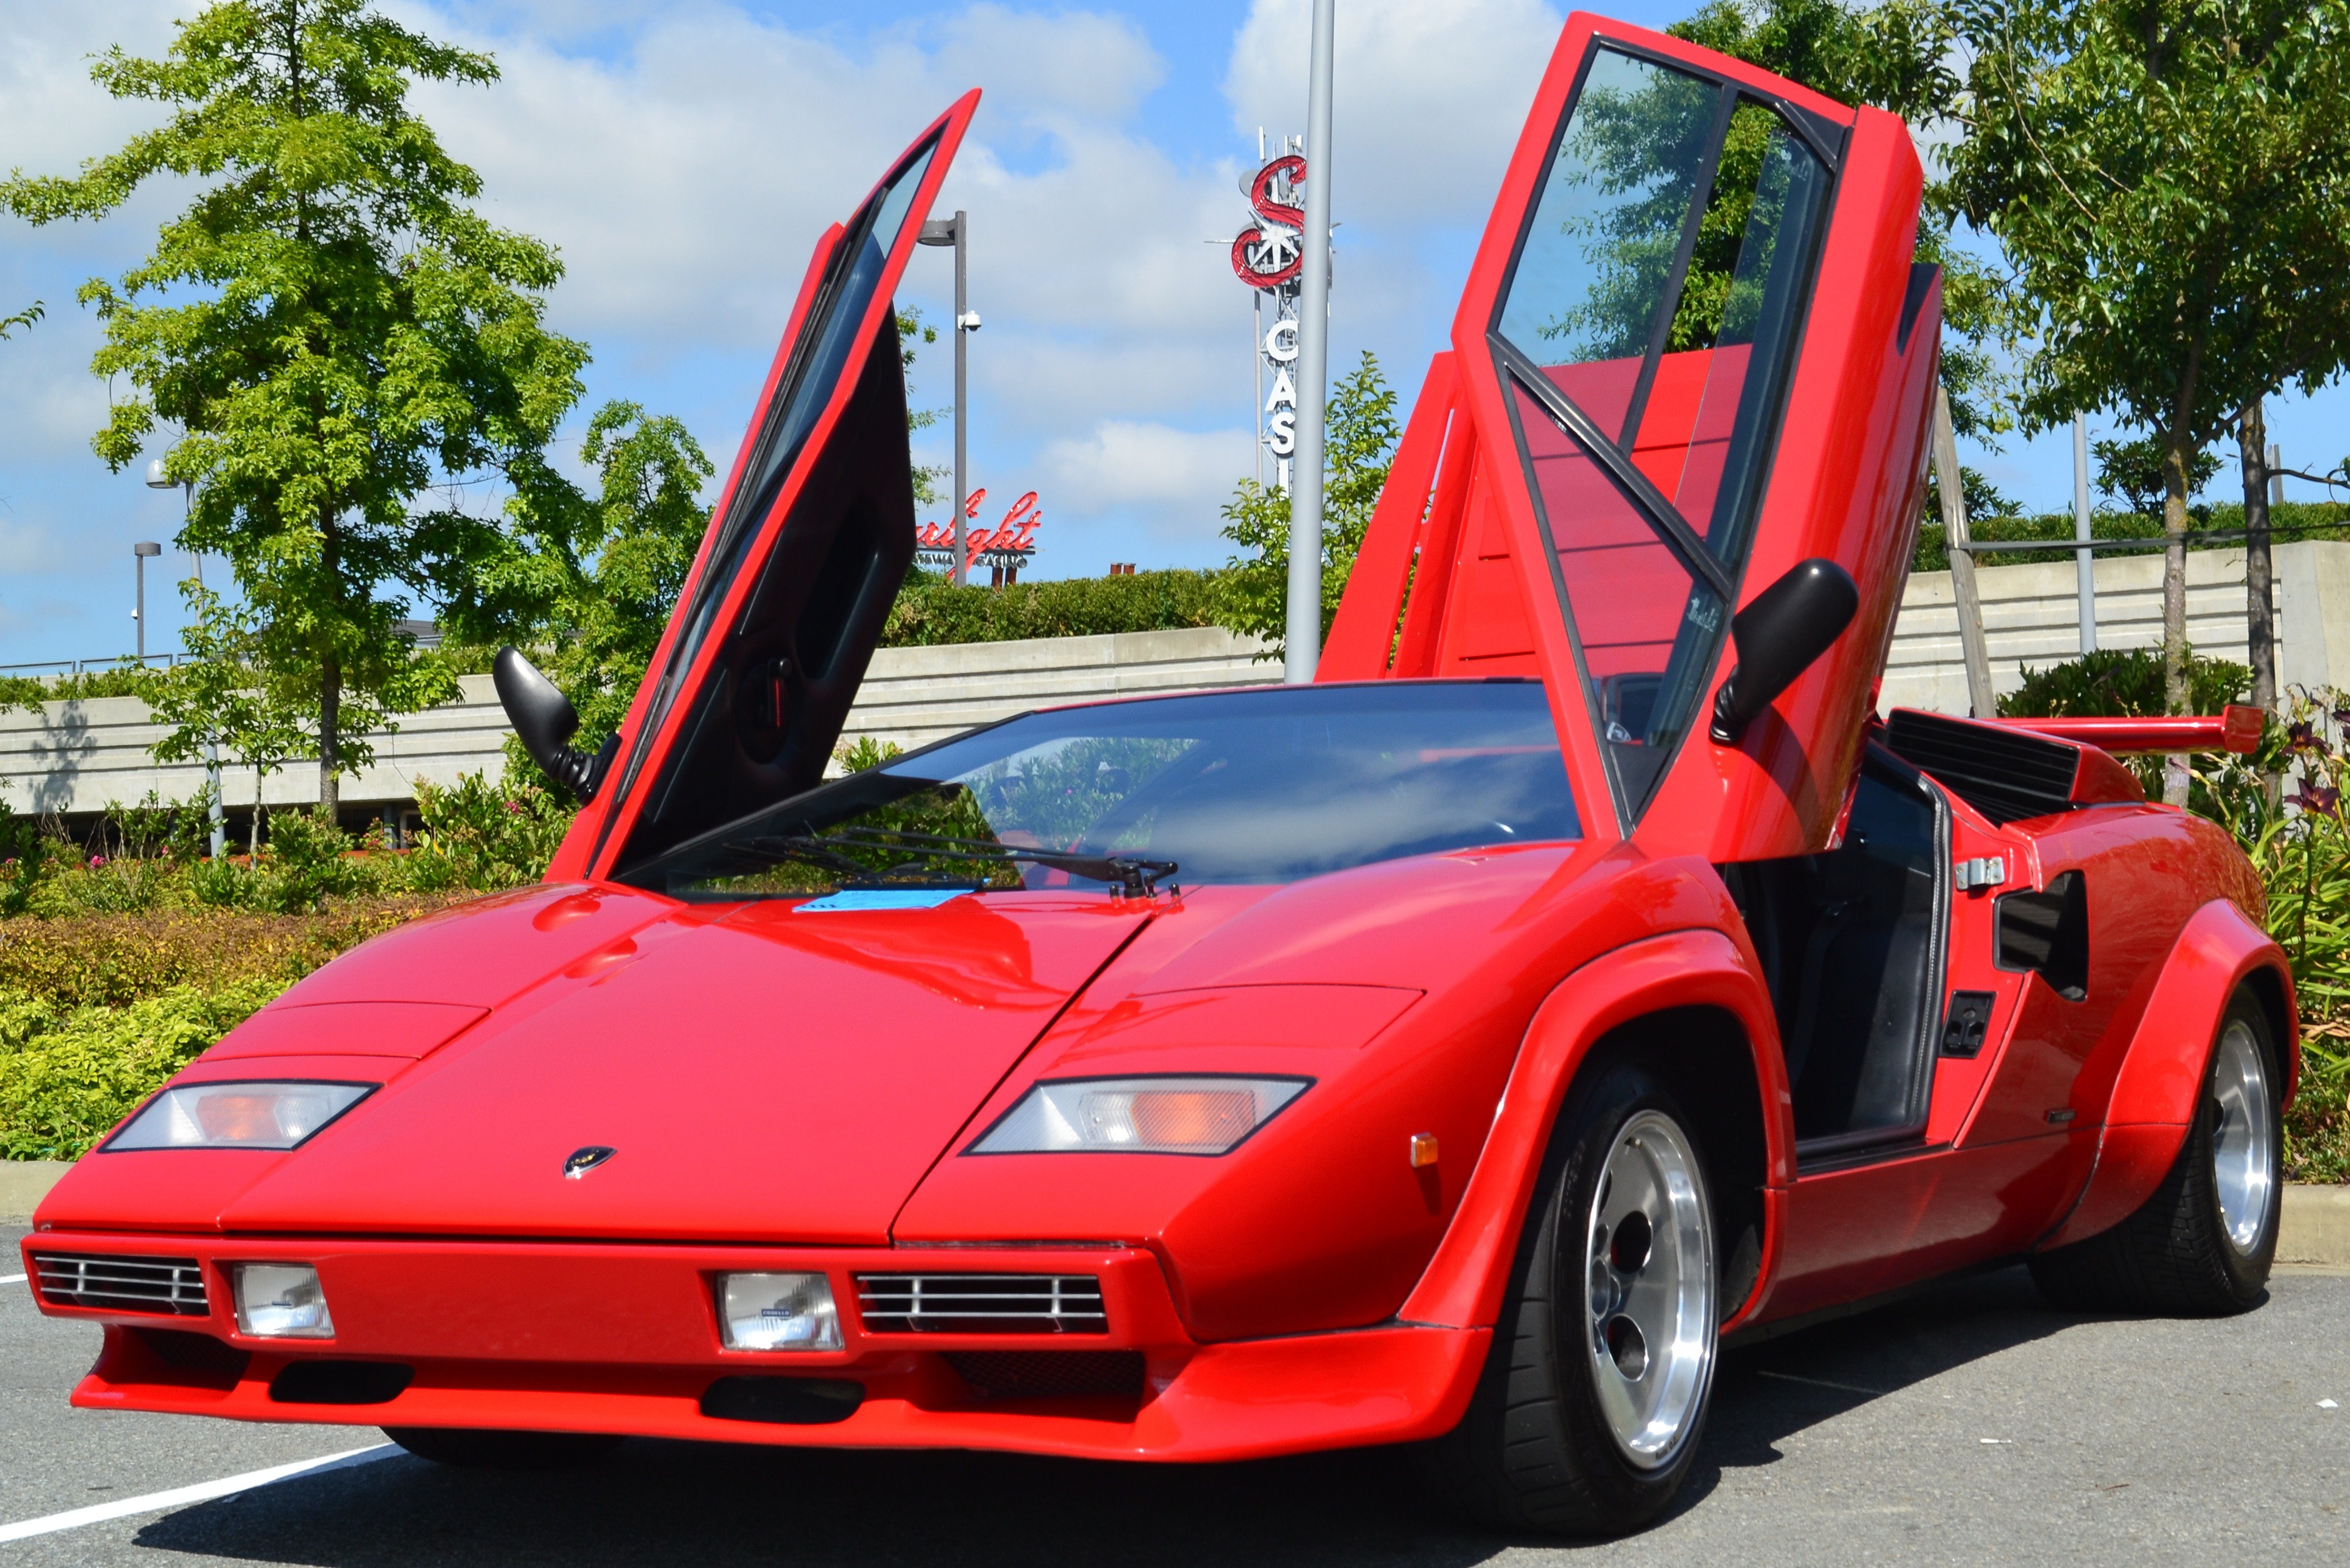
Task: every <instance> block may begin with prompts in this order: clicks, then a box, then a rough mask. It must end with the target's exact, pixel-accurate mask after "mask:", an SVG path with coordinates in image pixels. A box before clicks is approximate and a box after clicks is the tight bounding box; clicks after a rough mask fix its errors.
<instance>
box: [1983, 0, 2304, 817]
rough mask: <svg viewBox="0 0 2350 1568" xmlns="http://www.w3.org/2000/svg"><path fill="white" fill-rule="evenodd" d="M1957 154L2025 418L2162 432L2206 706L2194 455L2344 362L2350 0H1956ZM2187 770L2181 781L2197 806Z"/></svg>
mask: <svg viewBox="0 0 2350 1568" xmlns="http://www.w3.org/2000/svg"><path fill="white" fill-rule="evenodd" d="M1954 13H1955V16H1957V18H1958V23H1959V28H1960V37H1961V38H1962V40H1963V42H1964V44H1965V46H1966V48H1967V50H1968V52H1969V54H1970V56H1971V61H1970V66H1969V67H1968V76H1967V82H1966V106H1965V107H1966V115H1967V120H1968V134H1967V135H1966V137H1965V139H1964V140H1962V141H1960V143H1959V144H1958V145H1957V146H1956V147H1955V148H1954V149H1953V151H1952V152H1951V154H1950V160H1951V168H1952V182H1953V186H1954V188H1955V191H1956V192H1957V195H1958V197H1959V200H1960V206H1961V209H1962V210H1963V212H1964V213H1965V214H1966V216H1967V217H1968V218H1969V219H1970V221H1971V222H1973V223H1976V224H1977V225H1978V226H1980V227H1982V228H1986V229H1988V230H1989V231H1990V232H1991V234H1994V235H1996V236H1997V238H1998V239H1999V242H2000V244H2001V245H2002V247H2003V248H2004V250H2005V252H2006V254H2007V256H2008V258H2009V260H2010V262H2011V264H2012V266H2013V268H2014V272H2015V280H2016V283H2017V285H2018V287H2019V293H2018V298H2019V300H2020V304H2021V308H2022V326H2023V327H2026V328H2028V329H2029V330H2030V332H2031V333H2032V334H2033V345H2032V347H2031V349H2030V352H2029V353H2028V354H2027V355H2026V357H2025V358H2024V359H2023V362H2022V402H2021V411H2022V422H2023V424H2024V425H2025V426H2026V428H2028V429H2046V428H2049V427H2051V426H2054V425H2057V424H2060V423H2063V422H2064V421H2069V420H2070V419H2071V418H2072V416H2073V414H2074V410H2095V409H2111V410H2116V411H2117V412H2118V413H2119V414H2120V415H2121V416H2122V419H2123V421H2124V422H2125V423H2126V424H2128V425H2130V426H2132V427H2134V428H2136V429H2137V430H2140V431H2146V432H2147V433H2148V434H2150V435H2152V436H2153V437H2155V439H2156V440H2157V441H2158V442H2159V443H2160V449H2161V453H2162V466H2163V504H2162V514H2163V531H2164V533H2165V535H2167V536H2168V538H2169V540H2170V547H2169V549H2168V551H2166V552H2165V556H2166V562H2165V571H2164V574H2163V576H2164V581H2163V671H2164V684H2165V691H2166V695H2167V701H2168V705H2169V708H2170V711H2173V712H2183V711H2186V710H2187V707H2188V705H2189V701H2190V700H2191V696H2192V692H2191V681H2190V676H2189V668H2188V663H2187V621H2186V611H2187V601H2186V584H2187V551H2186V534H2187V527H2188V510H2187V497H2188V495H2189V492H2190V490H2191V488H2192V484H2191V476H2192V472H2193V469H2192V464H2193V462H2194V460H2195V457H2196V455H2197V454H2198V453H2199V452H2202V451H2203V449H2204V448H2205V447H2207V446H2209V445H2210V443H2211V441H2213V440H2214V438H2215V437H2217V436H2218V435H2219V434H2220V431H2223V430H2225V429H2226V428H2227V427H2228V426H2229V425H2230V423H2231V422H2232V421H2234V420H2235V419H2236V418H2237V416H2238V412H2239V410H2241V409H2242V408H2243V407H2244V406H2245V405H2246V404H2247V403H2248V402H2249V401H2250V400H2252V399H2254V398H2258V397H2261V396H2262V395H2264V394H2266V393H2269V392H2272V391H2274V390H2277V389H2280V388H2281V387H2282V386H2284V385H2286V384H2288V383H2290V384H2297V385H2299V386H2301V387H2302V388H2303V389H2315V388H2316V387H2317V386H2319V385H2321V384H2323V383H2324V382H2325V381H2327V380H2329V379H2332V378H2333V377H2334V375H2335V374H2336V373H2337V372H2338V371H2339V370H2340V369H2342V368H2343V367H2344V365H2345V358H2350V185H2346V184H2345V182H2344V181H2343V180H2342V178H2341V172H2340V171H2341V170H2342V169H2343V168H2344V167H2345V164H2350V114H2345V113H2344V106H2345V104H2350V0H2085V3H2083V0H1956V3H1955V5H1954ZM2187 788H2188V778H2187V774H2186V770H2185V768H2184V766H2183V764H2177V765H2174V766H2172V767H2171V768H2170V769H2168V772H2167V774H2166V779H2165V786H2164V795H2165V798H2166V799H2168V800H2170V801H2172V802H2173V803H2174V804H2182V805H2183V804H2184V803H2185V801H2186V797H2187Z"/></svg>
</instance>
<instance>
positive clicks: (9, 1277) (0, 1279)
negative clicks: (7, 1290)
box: [0, 1274, 25, 1285]
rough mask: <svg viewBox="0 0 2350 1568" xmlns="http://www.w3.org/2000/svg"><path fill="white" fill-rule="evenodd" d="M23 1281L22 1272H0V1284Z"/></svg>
mask: <svg viewBox="0 0 2350 1568" xmlns="http://www.w3.org/2000/svg"><path fill="white" fill-rule="evenodd" d="M24 1282H25V1276H24V1275H22V1274H0V1285H21V1284H23V1283H24Z"/></svg>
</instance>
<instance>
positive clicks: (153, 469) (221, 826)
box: [139, 457, 261, 860]
mask: <svg viewBox="0 0 2350 1568" xmlns="http://www.w3.org/2000/svg"><path fill="white" fill-rule="evenodd" d="M147 488H148V489H150V490H169V489H171V488H172V482H171V481H170V480H169V479H166V478H165V477H164V476H163V460H162V459H161V458H160V457H159V458H157V459H156V460H155V461H154V462H151V463H149V464H148V465H147ZM179 489H180V534H181V537H182V538H185V537H186V536H187V525H188V519H189V518H191V517H192V516H194V515H195V512H196V482H195V481H194V480H192V479H187V480H182V481H181V482H180V486H179ZM188 560H189V562H190V563H191V564H192V566H194V567H195V572H196V587H200V588H201V587H203V586H204V553H203V551H202V550H191V551H189V552H188ZM141 565H142V566H143V565H144V563H143V562H142V563H141ZM139 601H140V602H139V608H140V617H139V636H140V648H139V652H140V658H141V659H144V658H145V657H146V653H147V648H146V637H147V617H146V613H145V612H146V608H147V593H146V588H145V585H144V581H143V579H142V581H141V585H140V594H139ZM204 788H205V791H206V792H207V793H208V794H210V795H211V797H212V799H211V803H210V805H207V806H206V807H205V815H206V816H207V817H209V818H210V819H211V822H212V829H213V833H212V840H213V842H212V849H213V859H215V860H217V859H219V858H220V857H221V855H222V853H223V852H224V850H226V848H227V847H228V824H227V822H226V820H225V819H224V817H223V816H222V815H221V783H220V742H218V741H217V740H215V739H213V737H212V736H210V735H207V736H205V737H204ZM260 799H261V797H260V796H259V795H258V794H255V796H254V800H255V810H259V809H260V806H259V801H260Z"/></svg>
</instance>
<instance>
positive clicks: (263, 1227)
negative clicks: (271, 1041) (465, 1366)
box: [113, 894, 1149, 1244]
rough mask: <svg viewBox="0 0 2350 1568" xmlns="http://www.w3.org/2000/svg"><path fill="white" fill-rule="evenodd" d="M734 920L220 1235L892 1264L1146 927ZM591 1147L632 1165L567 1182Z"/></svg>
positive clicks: (392, 1102) (540, 1026)
mask: <svg viewBox="0 0 2350 1568" xmlns="http://www.w3.org/2000/svg"><path fill="white" fill-rule="evenodd" d="M713 913H714V912H713V911H712V910H709V909H681V910H677V911H675V912H674V913H672V914H671V915H670V916H669V917H668V918H666V919H659V920H656V921H654V922H653V923H651V924H650V925H644V926H639V927H638V928H637V929H634V930H633V931H632V932H630V933H629V934H625V935H621V936H619V937H616V938H614V939H612V940H609V941H608V942H607V943H606V944H605V945H603V946H602V947H601V948H599V949H598V950H594V951H591V952H588V953H587V954H585V955H584V956H582V957H580V958H578V959H577V961H573V962H571V963H570V964H569V965H568V966H567V968H565V969H564V970H563V971H561V972H560V973H559V974H557V975H556V976H554V977H552V978H550V979H548V980H547V981H545V982H544V983H543V984H540V985H538V986H536V987H533V988H532V989H530V990H529V991H527V992H524V993H523V994H521V995H519V996H515V997H514V998H512V999H511V1000H509V1001H507V1002H505V1003H504V1005H502V1006H499V1007H496V1008H494V1010H493V1011H492V1012H491V1014H490V1016H489V1017H488V1018H487V1019H485V1020H484V1022H483V1023H480V1024H478V1025H476V1026H475V1027H473V1029H471V1030H469V1031H467V1032H466V1033H463V1034H462V1035H461V1036H459V1037H458V1039H457V1040H456V1041H455V1042H454V1043H453V1044H449V1045H446V1046H443V1047H442V1048H441V1049H440V1050H438V1051H437V1052H434V1053H432V1054H430V1055H429V1056H428V1057H427V1058H426V1059H425V1060H423V1061H422V1062H421V1063H420V1064H418V1065H416V1066H415V1067H413V1068H411V1069H409V1070H407V1071H406V1072H404V1073H402V1074H400V1075H398V1076H397V1077H396V1078H395V1079H394V1080H393V1081H392V1082H391V1083H390V1084H389V1085H387V1086H385V1087H384V1088H383V1089H381V1090H380V1091H378V1092H377V1093H376V1094H375V1095H374V1096H372V1097H370V1098H369V1100H368V1101H367V1102H365V1103H364V1104H362V1105H361V1106H359V1107H358V1108H357V1109H356V1110H354V1111H352V1112H351V1113H350V1114H349V1115H348V1116H345V1117H344V1118H343V1119H342V1120H341V1121H339V1122H338V1123H337V1124H335V1125H334V1126H333V1127H328V1129H327V1130H326V1131H325V1132H323V1133H321V1134H319V1135H318V1137H317V1138H316V1139H315V1140H314V1141H313V1142H312V1143H310V1144H309V1145H307V1147H304V1148H303V1149H301V1150H300V1151H298V1152H296V1154H294V1155H293V1156H291V1157H289V1158H286V1159H284V1160H282V1161H281V1162H279V1163H278V1164H277V1165H276V1167H275V1168H273V1169H272V1170H271V1171H269V1173H268V1174H266V1175H265V1176H263V1177H262V1178H261V1179H259V1180H258V1181H256V1182H255V1183H254V1184H253V1185H252V1186H251V1187H250V1188H248V1189H246V1190H244V1193H243V1194H242V1195H241V1196H239V1197H236V1198H234V1199H232V1200H231V1201H230V1202H228V1203H227V1204H226V1206H225V1207H224V1210H223V1211H222V1213H221V1216H220V1222H221V1224H222V1225H223V1227H224V1228H225V1229H228V1230H232V1231H308V1232H320V1231H330V1232H384V1231H399V1232H404V1233H411V1234H433V1235H460V1234H466V1235H499V1236H566V1237H587V1236H598V1237H628V1238H633V1239H642V1240H671V1239H676V1240H692V1239H712V1240H715V1239H725V1240H734V1241H805V1242H834V1243H850V1244H857V1243H864V1244H879V1243H884V1242H886V1241H888V1239H889V1223H890V1220H891V1219H892V1218H893V1217H894V1216H895V1215H896V1213H897V1211H898V1210H899V1207H900V1206H901V1205H902V1204H903V1203H904V1201H905V1199H906V1198H907V1196H908V1195H909V1194H910V1192H911V1191H912V1190H913V1189H914V1188H915V1186H916V1185H917V1184H918V1183H919V1182H920V1179H921V1178H922V1176H923V1174H924V1173H925V1172H926V1171H927V1170H928V1169H929V1168H930V1167H931V1164H932V1163H933V1162H934V1161H935V1160H936V1159H937V1158H938V1156H939V1154H940V1152H941V1150H942V1149H944V1148H945V1147H947V1146H948V1145H949V1143H950V1142H951V1140H952V1138H953V1137H954V1136H955V1134H956V1133H957V1131H958V1130H959V1129H961V1128H962V1126H963V1124H964V1123H965V1122H966V1121H967V1120H968V1119H969V1118H970V1116H972V1113H973V1111H974V1110H975V1109H976V1108H977V1107H978V1106H980V1105H981V1104H982V1103H983V1102H984V1101H985V1100H986V1098H987V1096H988V1095H989V1092H990V1091H991V1090H992V1089H993V1088H994V1086H995V1085H996V1084H997V1083H998V1082H999V1081H1001V1079H1002V1078H1003V1075H1004V1074H1005V1073H1007V1072H1008V1071H1010V1070H1011V1068H1012V1067H1013V1065H1014V1064H1015V1063H1016V1062H1017V1061H1018V1060H1019V1058H1020V1056H1021V1054H1023V1053H1024V1052H1025V1051H1026V1050H1027V1048H1028V1047H1029V1045H1030V1044H1032V1043H1033V1042H1034V1041H1035V1039H1036V1037H1037V1036H1038V1035H1039V1034H1040V1033H1043V1031H1044V1029H1045V1026H1046V1025H1047V1024H1048V1023H1051V1021H1052V1020H1053V1018H1054V1017H1055V1015H1056V1014H1057V1013H1058V1012H1060V1011H1061V1009H1062V1008H1063V1007H1065V1006H1066V1004H1067V1002H1068V1001H1069V999H1070V998H1071V997H1072V996H1074V995H1075V994H1076V992H1077V991H1078V990H1079V989H1080V988H1082V987H1083V986H1084V985H1085V983H1086V981H1087V979H1088V978H1089V977H1091V976H1092V975H1093V974H1094V973H1095V972H1096V971H1098V970H1099V969H1100V968H1101V967H1102V965H1103V964H1104V963H1106V962H1107V961H1108V960H1109V959H1110V958H1111V957H1112V956H1113V955H1114V954H1115V953H1116V952H1117V951H1118V948H1119V947H1120V946H1121V945H1123V944H1124V942H1125V941H1126V940H1127V939H1128V937H1129V936H1131V935H1132V934H1133V933H1134V932H1135V931H1136V930H1137V929H1139V928H1140V926H1141V925H1142V924H1143V923H1144V922H1145V921H1146V920H1147V919H1149V913H1148V910H1147V908H1144V907H1138V905H1136V904H1135V903H1132V902H1124V903H1120V902H1113V901H1112V900H1110V899H1107V898H1101V897H1099V896H1097V895H1087V896H1083V897H1072V898H1066V899H1063V898H1040V897H1039V896H1037V895H1035V894H1008V895H1003V896H999V897H965V898H954V899H951V900H950V901H949V902H947V903H945V904H942V905H941V906H939V907H937V908H935V909H893V910H874V911H861V912H832V913H803V912H800V911H799V910H798V909H797V908H796V907H795V906H791V905H783V904H757V905H752V906H748V907H746V908H743V909H739V910H736V911H734V912H733V913H731V914H725V915H723V917H719V918H715V919H713ZM467 924H468V923H467V922H466V921H464V920H462V919H458V920H447V921H442V922H440V923H439V924H438V931H439V933H440V935H441V936H442V939H444V940H447V941H449V942H451V943H452V944H454V945H452V948H451V950H450V958H451V961H452V962H455V961H460V959H461V958H463V959H464V960H465V961H473V962H478V961H479V955H478V954H472V953H469V952H468V951H467V949H468V947H469V943H468V934H467ZM408 956H410V957H411V959H415V958H421V957H425V956H427V955H425V954H421V953H414V952H411V954H410V955H408ZM320 1011H321V1012H324V1011H325V1010H320ZM227 1065H228V1064H223V1066H224V1067H225V1066H227ZM258 1065H259V1064H258V1063H257V1062H251V1061H239V1062H237V1063H235V1064H234V1066H235V1067H237V1068H239V1069H248V1070H249V1069H252V1068H255V1067H257V1066H258ZM203 1069H204V1070H205V1071H206V1072H207V1073H208V1075H214V1076H219V1075H223V1072H222V1071H221V1070H219V1069H213V1068H212V1067H211V1065H210V1064H203ZM590 1146H602V1147H608V1148H611V1149H613V1150H615V1151H617V1152H616V1153H614V1154H613V1155H612V1157H611V1158H609V1159H608V1160H606V1161H605V1162H604V1163H602V1164H601V1165H599V1166H597V1167H596V1168H593V1169H592V1170H589V1171H587V1172H586V1173H585V1174H584V1175H581V1176H578V1177H576V1178H567V1176H566V1175H565V1161H566V1158H567V1157H568V1156H569V1155H571V1154H572V1153H573V1152H574V1151H575V1150H577V1149H580V1148H582V1147H590ZM113 1158H135V1157H132V1156H120V1157H113Z"/></svg>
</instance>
